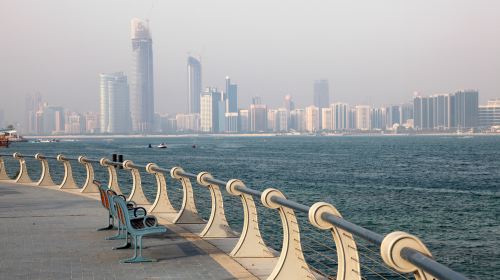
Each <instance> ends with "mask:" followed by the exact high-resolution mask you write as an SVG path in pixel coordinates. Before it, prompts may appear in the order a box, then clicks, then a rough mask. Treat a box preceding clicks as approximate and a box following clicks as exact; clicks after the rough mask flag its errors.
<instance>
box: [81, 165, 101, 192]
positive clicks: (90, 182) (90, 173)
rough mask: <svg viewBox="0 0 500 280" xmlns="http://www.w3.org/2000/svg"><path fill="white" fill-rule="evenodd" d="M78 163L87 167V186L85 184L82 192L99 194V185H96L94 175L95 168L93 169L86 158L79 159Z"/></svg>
mask: <svg viewBox="0 0 500 280" xmlns="http://www.w3.org/2000/svg"><path fill="white" fill-rule="evenodd" d="M78 162H79V163H81V164H83V165H84V166H85V170H86V171H87V178H86V179H85V184H83V187H82V190H81V191H80V192H82V193H96V192H99V189H98V187H97V185H96V184H94V179H95V174H94V167H92V164H91V163H90V162H89V160H88V159H87V158H86V157H84V156H80V157H78Z"/></svg>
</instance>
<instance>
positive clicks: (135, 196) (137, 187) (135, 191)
mask: <svg viewBox="0 0 500 280" xmlns="http://www.w3.org/2000/svg"><path fill="white" fill-rule="evenodd" d="M123 168H125V169H127V170H129V171H130V174H131V175H132V191H131V192H130V195H129V197H128V198H127V200H131V201H134V202H135V203H137V204H139V205H151V203H150V202H149V201H148V199H147V198H146V195H144V191H143V190H142V182H141V173H140V172H139V169H137V168H135V167H134V163H133V162H132V161H131V160H126V161H124V162H123Z"/></svg>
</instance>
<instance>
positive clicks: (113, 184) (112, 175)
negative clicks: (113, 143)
mask: <svg viewBox="0 0 500 280" xmlns="http://www.w3.org/2000/svg"><path fill="white" fill-rule="evenodd" d="M99 164H100V165H101V166H102V167H106V168H107V169H108V175H109V181H108V188H109V189H111V190H113V191H115V192H116V193H117V194H123V192H122V190H121V189H120V185H119V184H118V175H117V174H116V166H115V165H114V164H112V163H111V162H110V161H109V160H108V159H107V158H101V160H99Z"/></svg>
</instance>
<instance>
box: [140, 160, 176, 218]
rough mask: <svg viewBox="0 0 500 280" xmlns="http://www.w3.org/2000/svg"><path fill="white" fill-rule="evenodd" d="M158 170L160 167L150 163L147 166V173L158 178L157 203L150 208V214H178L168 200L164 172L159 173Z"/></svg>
mask: <svg viewBox="0 0 500 280" xmlns="http://www.w3.org/2000/svg"><path fill="white" fill-rule="evenodd" d="M155 168H158V166H157V165H156V164H154V163H149V164H148V165H146V171H147V172H148V173H150V174H153V175H155V178H156V186H157V189H156V198H155V202H153V205H152V206H151V208H149V210H148V212H149V213H177V211H175V209H174V207H173V206H172V203H170V200H169V198H168V192H167V181H166V180H165V174H163V172H157V171H155V170H154V169H155Z"/></svg>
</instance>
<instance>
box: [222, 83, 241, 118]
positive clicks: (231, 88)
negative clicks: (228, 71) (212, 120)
mask: <svg viewBox="0 0 500 280" xmlns="http://www.w3.org/2000/svg"><path fill="white" fill-rule="evenodd" d="M225 95H226V96H225V99H226V112H228V113H237V112H238V85H236V84H232V83H231V79H229V77H226V93H225Z"/></svg>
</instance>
